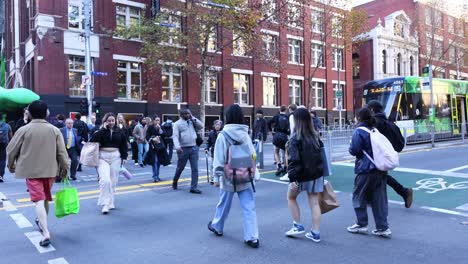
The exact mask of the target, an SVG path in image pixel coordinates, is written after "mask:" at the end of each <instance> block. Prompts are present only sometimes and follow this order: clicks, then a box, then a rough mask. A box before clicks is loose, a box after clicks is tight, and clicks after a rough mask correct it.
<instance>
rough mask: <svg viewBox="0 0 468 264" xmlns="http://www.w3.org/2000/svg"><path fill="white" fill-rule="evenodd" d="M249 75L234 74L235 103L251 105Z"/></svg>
mask: <svg viewBox="0 0 468 264" xmlns="http://www.w3.org/2000/svg"><path fill="white" fill-rule="evenodd" d="M249 77H250V76H249V75H246V74H239V73H234V103H236V104H244V105H248V104H249V90H250V89H249Z"/></svg>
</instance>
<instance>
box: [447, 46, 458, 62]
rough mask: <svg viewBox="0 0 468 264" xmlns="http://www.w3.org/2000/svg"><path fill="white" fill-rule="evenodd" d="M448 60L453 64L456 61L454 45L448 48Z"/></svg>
mask: <svg viewBox="0 0 468 264" xmlns="http://www.w3.org/2000/svg"><path fill="white" fill-rule="evenodd" d="M449 61H450V63H453V64H456V63H457V57H456V56H455V47H450V48H449Z"/></svg>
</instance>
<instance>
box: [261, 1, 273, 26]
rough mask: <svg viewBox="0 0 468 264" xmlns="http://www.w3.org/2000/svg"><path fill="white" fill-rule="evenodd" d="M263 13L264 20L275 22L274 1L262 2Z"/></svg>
mask: <svg viewBox="0 0 468 264" xmlns="http://www.w3.org/2000/svg"><path fill="white" fill-rule="evenodd" d="M262 6H263V12H264V16H265V18H266V20H268V21H273V22H276V21H277V10H276V0H262Z"/></svg>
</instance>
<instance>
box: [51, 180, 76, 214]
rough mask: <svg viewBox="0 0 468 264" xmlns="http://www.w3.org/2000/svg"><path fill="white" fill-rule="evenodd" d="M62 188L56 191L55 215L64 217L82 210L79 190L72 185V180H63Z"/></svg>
mask: <svg viewBox="0 0 468 264" xmlns="http://www.w3.org/2000/svg"><path fill="white" fill-rule="evenodd" d="M62 183H63V185H62V190H60V191H58V192H57V193H55V216H56V217H57V218H62V217H65V216H67V215H71V214H78V213H79V212H80V198H79V197H78V191H77V190H76V188H73V187H72V186H71V183H70V180H68V178H65V179H64V180H63V182H62Z"/></svg>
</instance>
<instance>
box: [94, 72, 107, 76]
mask: <svg viewBox="0 0 468 264" xmlns="http://www.w3.org/2000/svg"><path fill="white" fill-rule="evenodd" d="M91 75H94V76H107V75H108V73H107V72H96V71H93V72H91Z"/></svg>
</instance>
